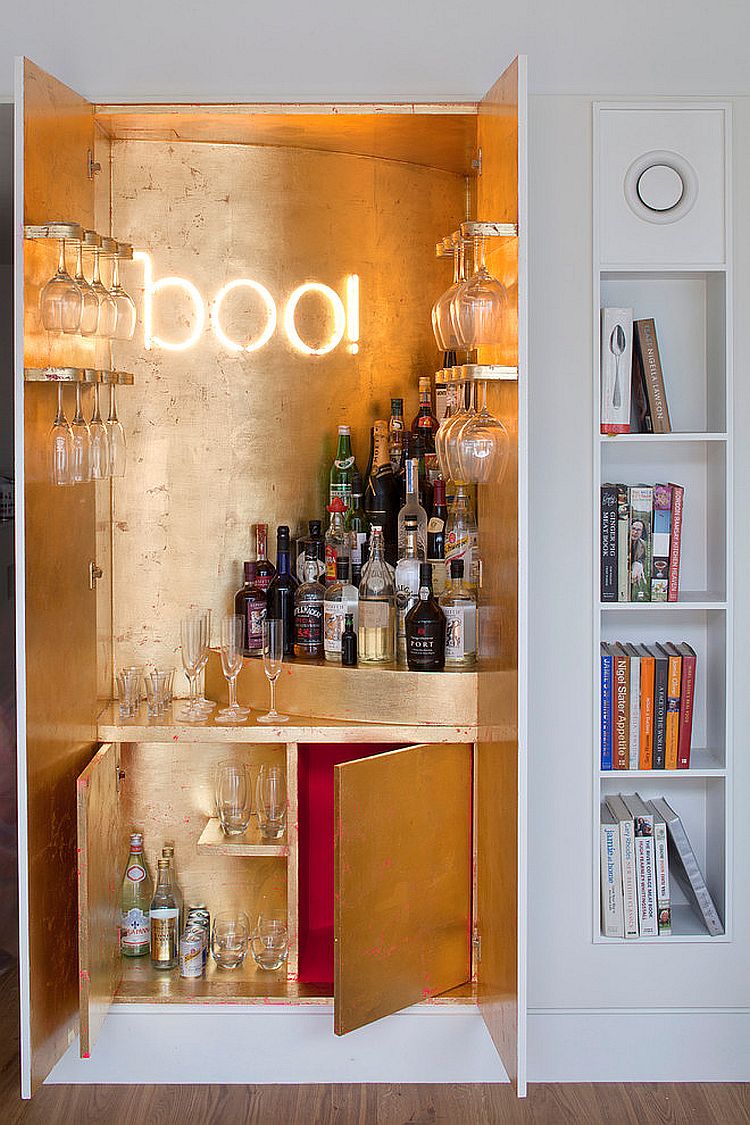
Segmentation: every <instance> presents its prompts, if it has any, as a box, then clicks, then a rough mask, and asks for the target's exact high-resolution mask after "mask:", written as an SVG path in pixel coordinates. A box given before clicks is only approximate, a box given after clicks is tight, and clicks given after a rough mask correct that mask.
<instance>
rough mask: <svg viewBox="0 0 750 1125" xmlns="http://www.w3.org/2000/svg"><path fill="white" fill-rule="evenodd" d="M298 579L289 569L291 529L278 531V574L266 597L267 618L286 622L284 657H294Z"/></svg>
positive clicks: (280, 528) (283, 525)
mask: <svg viewBox="0 0 750 1125" xmlns="http://www.w3.org/2000/svg"><path fill="white" fill-rule="evenodd" d="M297 586H298V582H297V579H296V578H295V577H294V576H293V575H292V573H291V570H290V567H289V528H288V527H287V526H286V524H282V525H281V527H279V528H278V529H277V531H276V574H275V575H274V578H273V581H272V582H271V585H270V586H269V587H268V593H267V595H266V607H267V608H266V616H267V617H269V618H278V619H279V620H280V621H283V622H284V656H293V655H294V592H295V590H296V589H297Z"/></svg>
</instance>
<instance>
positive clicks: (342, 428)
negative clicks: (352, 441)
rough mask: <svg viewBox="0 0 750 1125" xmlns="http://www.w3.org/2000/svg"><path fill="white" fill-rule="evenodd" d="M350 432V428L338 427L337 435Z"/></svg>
mask: <svg viewBox="0 0 750 1125" xmlns="http://www.w3.org/2000/svg"><path fill="white" fill-rule="evenodd" d="M351 432H352V431H351V427H350V426H339V433H340V434H350V433H351Z"/></svg>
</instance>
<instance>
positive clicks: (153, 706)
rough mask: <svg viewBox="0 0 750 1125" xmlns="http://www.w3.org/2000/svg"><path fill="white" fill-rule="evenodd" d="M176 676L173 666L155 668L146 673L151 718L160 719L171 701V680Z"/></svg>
mask: <svg viewBox="0 0 750 1125" xmlns="http://www.w3.org/2000/svg"><path fill="white" fill-rule="evenodd" d="M173 678H174V669H173V668H155V669H154V670H153V671H152V672H147V673H146V677H145V679H146V707H147V710H148V717H149V719H158V718H161V716H162V715H163V714H164V713H165V711H166V710H167V707H168V706H169V703H170V694H171V693H170V682H171V680H172V679H173Z"/></svg>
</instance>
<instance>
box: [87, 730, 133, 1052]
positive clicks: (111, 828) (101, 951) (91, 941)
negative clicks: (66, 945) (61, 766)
mask: <svg viewBox="0 0 750 1125" xmlns="http://www.w3.org/2000/svg"><path fill="white" fill-rule="evenodd" d="M120 782H121V774H120V762H119V747H118V746H116V745H114V744H113V743H105V744H104V745H103V746H102V747H101V748H100V750H99V751H98V752H97V753H96V754H95V755H94V757H93V758H92V760H91V761H90V762H89V764H88V766H87V767H86V769H85V770H84V771H83V773H82V774H81V776H80V777H79V778H78V784H77V787H76V788H77V795H78V912H79V915H80V923H79V944H78V962H79V969H80V972H79V979H80V1005H81V1039H80V1044H81V1058H82V1059H87V1058H88V1057H89V1055H90V1054H91V1048H92V1046H93V1044H94V1040H95V1039H96V1037H97V1035H98V1034H99V1030H100V1028H101V1026H102V1024H103V1023H104V1020H105V1018H106V1015H107V1013H108V1011H109V1008H110V1005H111V1003H112V998H113V997H114V994H115V992H116V991H117V986H118V985H119V983H120V980H121V978H122V955H121V953H120V943H119V941H118V940H117V933H118V925H119V921H120V879H121V877H122V856H123V840H124V839H125V832H126V827H125V825H124V823H123V818H122V814H121V811H120V809H121V805H120Z"/></svg>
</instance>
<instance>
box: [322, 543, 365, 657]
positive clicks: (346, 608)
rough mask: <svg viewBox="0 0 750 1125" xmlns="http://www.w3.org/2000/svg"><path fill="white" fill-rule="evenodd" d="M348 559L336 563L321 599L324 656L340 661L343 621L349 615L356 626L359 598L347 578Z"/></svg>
mask: <svg viewBox="0 0 750 1125" xmlns="http://www.w3.org/2000/svg"><path fill="white" fill-rule="evenodd" d="M349 570H350V567H349V559H348V558H346V557H344V558H342V559H339V560H338V561H337V563H336V581H335V582H334V583H333V584H332V585H331V586H327V587H326V592H325V597H324V599H323V648H324V649H325V658H326V660H330V661H337V662H338V663H341V640H342V637H343V635H344V622H345V619H346V618H347V617H351V618H352V620H353V622H354V628H355V629H356V627H357V618H358V609H359V599H358V595H357V588H356V586H353V585H352V583H351V581H350V580H349Z"/></svg>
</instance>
